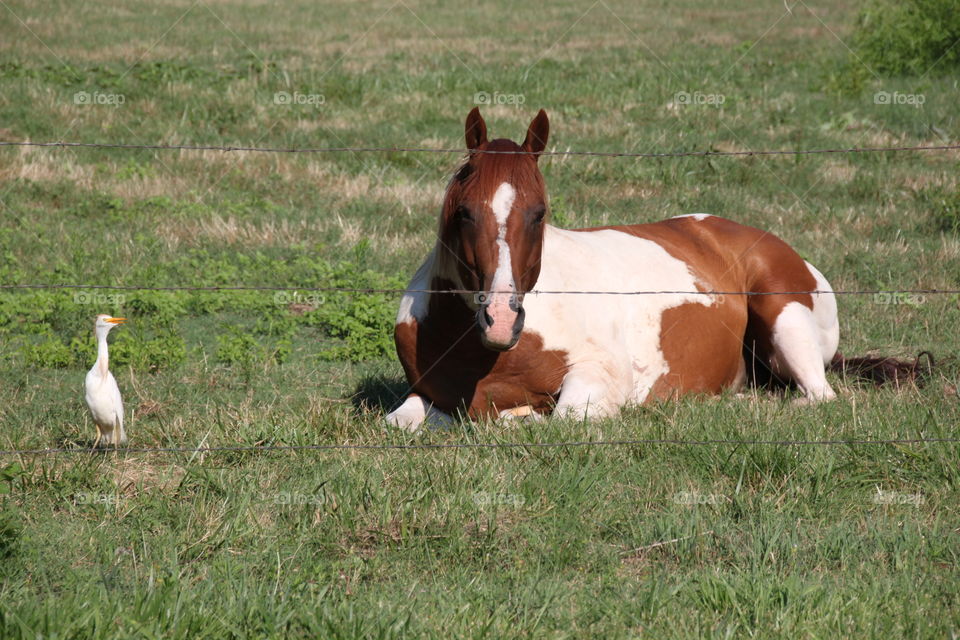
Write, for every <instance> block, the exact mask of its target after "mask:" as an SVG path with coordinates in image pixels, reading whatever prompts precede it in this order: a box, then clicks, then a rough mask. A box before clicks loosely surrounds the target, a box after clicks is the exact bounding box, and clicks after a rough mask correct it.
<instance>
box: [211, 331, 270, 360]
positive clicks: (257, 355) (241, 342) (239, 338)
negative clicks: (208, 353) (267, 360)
mask: <svg viewBox="0 0 960 640" xmlns="http://www.w3.org/2000/svg"><path fill="white" fill-rule="evenodd" d="M264 356H265V351H264V349H263V347H262V346H261V344H260V342H259V341H258V340H257V338H256V337H255V336H253V335H252V334H250V333H247V332H245V331H243V330H242V329H239V328H237V327H231V326H228V327H226V331H225V332H224V333H221V334H220V335H218V336H217V352H216V358H217V361H218V362H221V363H223V364H225V365H227V366H239V367H242V368H244V369H249V368H252V367H253V365H254V364H256V363H257V362H258V361H261V360H263V359H264Z"/></svg>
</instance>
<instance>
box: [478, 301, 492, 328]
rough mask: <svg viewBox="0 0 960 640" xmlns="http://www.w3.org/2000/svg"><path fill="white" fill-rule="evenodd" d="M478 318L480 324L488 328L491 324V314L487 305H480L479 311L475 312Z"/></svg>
mask: <svg viewBox="0 0 960 640" xmlns="http://www.w3.org/2000/svg"><path fill="white" fill-rule="evenodd" d="M477 315H478V316H479V318H478V319H479V320H480V326H481V327H483V328H484V329H489V328H490V327H492V326H493V316H491V315H490V312H489V311H487V307H486V306H484V307H480V313H479V314H477Z"/></svg>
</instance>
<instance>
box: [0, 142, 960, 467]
mask: <svg viewBox="0 0 960 640" xmlns="http://www.w3.org/2000/svg"><path fill="white" fill-rule="evenodd" d="M0 147H8V148H15V147H36V148H54V149H115V150H146V151H180V152H192V151H215V152H223V153H232V152H241V153H243V152H246V153H274V154H332V153H437V154H466V153H468V151H467V150H465V149H441V148H426V147H396V146H395V147H389V146H360V147H349V146H338V147H304V148H292V147H254V146H239V145H238V146H229V145H201V144H128V143H110V142H73V141H29V140H27V141H0ZM910 151H913V152H932V151H960V144H943V145H914V146H909V145H905V146H886V147H846V148H820V149H762V150H742V151H723V150H701V151H667V152H634V151H569V150H567V151H543V152H540V153H538V154H535V155H542V156H585V157H605V158H684V157H688V158H696V157H703V158H709V157H724V156H728V157H751V156H806V155H818V154H848V153H850V154H852V153H880V152H892V153H898V152H910ZM469 153H484V154H496V155H531V154H533V152H528V151H493V150H485V149H484V150H473V151H470V152H469ZM0 290H109V291H190V292H206V293H216V292H231V291H237V292H239V291H272V292H291V291H309V292H314V293H337V294H351V293H352V294H403V293H425V294H473V295H483V294H488V293H493V292H486V291H474V290H465V289H395V288H365V287H313V286H300V285H287V286H272V285H209V286H189V285H169V286H160V285H120V284H117V285H108V284H73V283H0ZM510 293H512V292H510ZM823 293H833V294H836V295H853V296H863V295H872V296H875V297H881V298H884V297H892V296H903V295H914V296H926V295H960V289H937V288H912V289H850V290H843V289H840V290H834V291H832V292H828V291H821V290H810V291H675V290H661V291H558V290H543V291H539V290H534V291H530V292H528V293H526V294H525V295H627V296H638V295H681V294H682V295H706V296H721V295H742V296H764V295H804V294H807V295H816V294H823ZM951 443H954V444H955V443H960V437H933V438H923V437H918V438H893V439H863V438H849V439H841V438H833V439H822V440H810V439H808V440H775V439H754V440H750V439H702V440H696V439H676V438H645V439H631V440H575V441H558V442H456V443H412V444H411V443H407V444H349V443H345V444H311V445H240V446H234V445H230V446H199V447H124V448H122V449H116V450H113V451H115V452H120V453H161V454H187V453H189V454H215V453H245V452H246V453H252V452H261V453H262V452H270V451H429V450H450V449H454V450H462V449H473V450H478V449H544V448H573V447H640V446H656V445H663V446H782V447H798V446H846V447H853V446H906V445H926V444H951ZM109 451H111V450H110V449H105V450H101V453H106V452H109ZM81 453H90V449H88V448H85V447H54V448H45V449H6V450H0V457H10V456H46V455H72V454H81Z"/></svg>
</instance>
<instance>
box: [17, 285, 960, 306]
mask: <svg viewBox="0 0 960 640" xmlns="http://www.w3.org/2000/svg"><path fill="white" fill-rule="evenodd" d="M11 289H39V290H43V289H69V290H79V291H83V290H85V289H90V290H98V291H194V292H200V293H216V292H221V291H223V292H229V291H277V292H288V293H289V292H294V293H296V292H298V291H310V292H315V293H359V294H377V293H382V294H397V293H427V294H443V293H447V294H461V295H490V294H495V293H510V294H513V293H515V292H513V291H475V290H473V289H398V288H377V287H309V286H295V285H290V286H285V287H281V286H275V285H222V286H221V285H209V286H200V285H198V286H191V285H169V286H162V285H112V284H56V283H52V284H48V283H43V284H31V283H19V284H0V290H11ZM829 293H833V294H836V295H900V294H906V295H960V289H837V290H833V291H827V290H821V289H813V290H802V291H718V290H708V291H682V290H669V289H664V290H652V291H586V290H538V289H534V290H532V291H528V292H526V293H525V294H523V295H524V296H536V295H609V296H641V295H703V296H779V295H820V294H829ZM295 301H296V300H291V301H290V302H295Z"/></svg>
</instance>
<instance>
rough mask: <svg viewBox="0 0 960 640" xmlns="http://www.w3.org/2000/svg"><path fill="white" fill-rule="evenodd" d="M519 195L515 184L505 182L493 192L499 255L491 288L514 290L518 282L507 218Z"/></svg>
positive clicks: (493, 289) (492, 207)
mask: <svg viewBox="0 0 960 640" xmlns="http://www.w3.org/2000/svg"><path fill="white" fill-rule="evenodd" d="M516 197H517V192H516V190H514V188H513V185H511V184H510V183H509V182H504V183H503V184H501V185H500V186H499V187H497V191H496V192H495V193H494V194H493V199H492V200H491V201H490V208H491V209H493V215H494V216H495V217H496V219H497V248H498V250H499V255H498V258H497V270H496V271H494V273H493V281H492V282H491V283H490V290H491V291H493V292H496V291H513V290H514V289H515V288H516V284H515V283H514V281H513V264H512V263H511V260H510V245H509V244H508V243H507V220H508V219H509V218H510V210H511V209H513V201H514V199H515V198H516Z"/></svg>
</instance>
